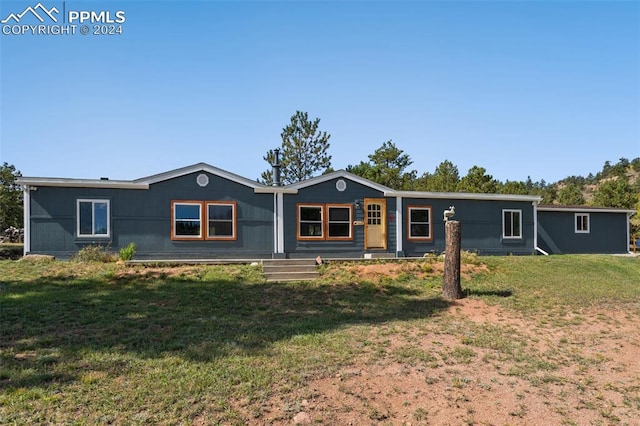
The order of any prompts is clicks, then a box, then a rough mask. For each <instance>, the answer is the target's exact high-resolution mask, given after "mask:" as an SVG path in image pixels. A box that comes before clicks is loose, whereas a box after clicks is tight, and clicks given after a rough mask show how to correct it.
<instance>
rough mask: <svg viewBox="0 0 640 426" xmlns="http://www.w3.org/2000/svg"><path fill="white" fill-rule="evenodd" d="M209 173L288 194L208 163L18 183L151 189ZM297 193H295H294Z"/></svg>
mask: <svg viewBox="0 0 640 426" xmlns="http://www.w3.org/2000/svg"><path fill="white" fill-rule="evenodd" d="M197 172H207V173H210V174H212V175H216V176H220V177H222V178H224V179H227V180H230V181H232V182H236V183H239V184H241V185H245V186H248V187H249V188H252V189H253V190H254V191H255V192H256V193H274V192H287V191H286V190H285V189H284V188H281V187H271V186H267V185H263V184H261V183H259V182H256V181H253V180H251V179H247V178H244V177H242V176H239V175H236V174H234V173H231V172H228V171H226V170H222V169H220V168H217V167H214V166H211V165H209V164H206V163H198V164H193V165H191V166H186V167H182V168H179V169H175V170H170V171H168V172H164V173H158V174H155V175H152V176H147V177H143V178H140V179H136V180H109V179H69V178H42V177H19V178H18V179H16V182H17V183H18V184H19V185H25V186H33V187H38V186H55V187H67V188H112V189H149V185H152V184H154V183H158V182H163V181H166V180H169V179H174V178H177V177H180V176H185V175H188V174H191V173H197ZM294 192H295V191H294Z"/></svg>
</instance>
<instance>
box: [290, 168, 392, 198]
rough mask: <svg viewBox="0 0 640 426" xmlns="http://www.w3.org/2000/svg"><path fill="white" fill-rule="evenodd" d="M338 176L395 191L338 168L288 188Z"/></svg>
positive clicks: (380, 189) (314, 183)
mask: <svg viewBox="0 0 640 426" xmlns="http://www.w3.org/2000/svg"><path fill="white" fill-rule="evenodd" d="M337 178H345V179H349V180H351V181H353V182H356V183H359V184H360V185H364V186H368V187H369V188H372V189H375V190H377V191H380V192H383V193H385V192H389V191H393V189H391V188H389V187H388V186H384V185H380V184H379V183H376V182H372V181H370V180H369V179H365V178H363V177H361V176H358V175H354V174H353V173H349V172H347V171H346V170H336V171H335V172H331V173H327V174H326V175H320V176H316V177H313V178H311V179H307V180H303V181H302V182H297V183H294V184H291V185H287V188H294V189H302V188H306V187H309V186H313V185H317V184H319V183H323V182H327V181H330V180H332V179H337Z"/></svg>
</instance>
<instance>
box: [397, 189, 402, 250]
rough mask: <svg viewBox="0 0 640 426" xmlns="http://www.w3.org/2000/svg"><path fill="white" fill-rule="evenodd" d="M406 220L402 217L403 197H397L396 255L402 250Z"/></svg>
mask: <svg viewBox="0 0 640 426" xmlns="http://www.w3.org/2000/svg"><path fill="white" fill-rule="evenodd" d="M403 235H404V220H403V218H402V197H396V256H397V255H398V253H400V252H401V251H402V240H403Z"/></svg>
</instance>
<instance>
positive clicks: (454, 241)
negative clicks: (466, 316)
mask: <svg viewBox="0 0 640 426" xmlns="http://www.w3.org/2000/svg"><path fill="white" fill-rule="evenodd" d="M461 228H462V226H461V224H460V222H458V221H457V220H449V221H447V222H446V223H445V225H444V231H445V241H446V249H445V256H444V277H443V279H442V295H443V297H444V298H445V299H447V300H456V299H462V287H461V286H460V236H461V232H460V231H461Z"/></svg>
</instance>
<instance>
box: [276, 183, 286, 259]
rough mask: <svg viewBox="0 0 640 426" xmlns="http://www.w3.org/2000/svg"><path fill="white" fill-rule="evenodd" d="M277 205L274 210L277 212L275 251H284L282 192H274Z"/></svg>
mask: <svg viewBox="0 0 640 426" xmlns="http://www.w3.org/2000/svg"><path fill="white" fill-rule="evenodd" d="M275 197H276V200H277V205H276V212H277V214H278V216H277V221H278V226H277V228H278V246H277V253H284V195H283V193H276V194H275Z"/></svg>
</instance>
